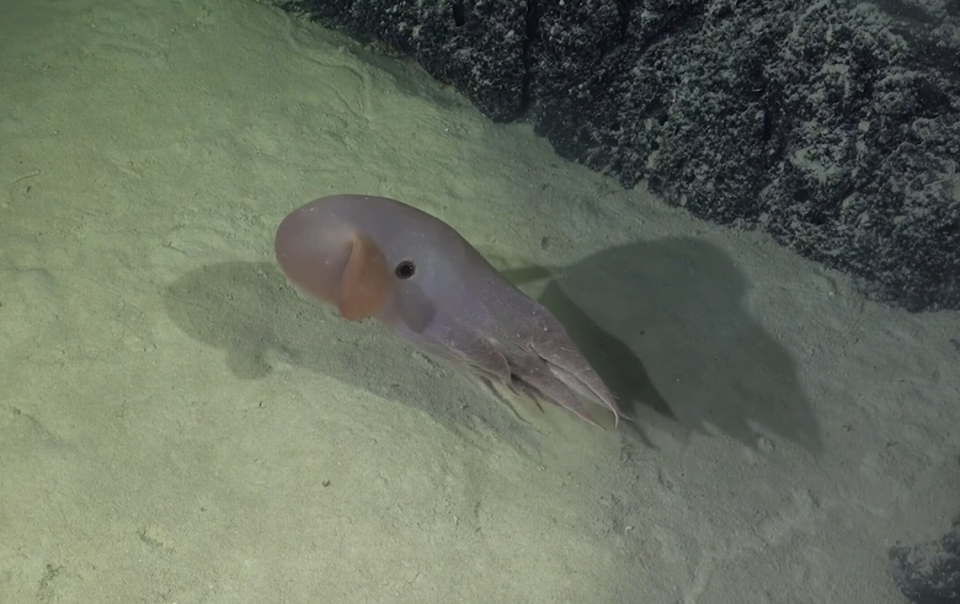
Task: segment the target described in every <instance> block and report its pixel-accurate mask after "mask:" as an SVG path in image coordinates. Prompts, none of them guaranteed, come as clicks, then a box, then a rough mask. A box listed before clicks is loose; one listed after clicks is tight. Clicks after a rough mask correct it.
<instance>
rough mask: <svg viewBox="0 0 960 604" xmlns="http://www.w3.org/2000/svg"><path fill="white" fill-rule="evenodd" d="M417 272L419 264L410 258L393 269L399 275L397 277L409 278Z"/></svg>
mask: <svg viewBox="0 0 960 604" xmlns="http://www.w3.org/2000/svg"><path fill="white" fill-rule="evenodd" d="M416 272H417V265H416V264H414V263H413V262H411V261H410V260H404V261H403V262H401V263H400V264H398V265H397V268H395V269H393V274H394V275H396V276H397V279H409V278H410V277H412V276H414V275H415V274H416Z"/></svg>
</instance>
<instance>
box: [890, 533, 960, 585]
mask: <svg viewBox="0 0 960 604" xmlns="http://www.w3.org/2000/svg"><path fill="white" fill-rule="evenodd" d="M890 563H891V572H892V574H893V580H894V582H895V583H896V584H897V587H898V588H900V591H901V592H902V593H903V595H904V596H906V597H907V599H909V600H910V601H911V602H915V603H916V604H960V526H957V525H954V526H953V528H952V529H951V530H950V531H948V532H947V534H945V535H944V536H943V538H941V539H940V540H939V541H937V542H933V543H924V544H921V545H916V546H905V545H902V544H897V545H896V546H895V547H893V548H892V549H891V550H890Z"/></svg>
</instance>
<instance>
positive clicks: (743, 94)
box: [277, 0, 960, 311]
mask: <svg viewBox="0 0 960 604" xmlns="http://www.w3.org/2000/svg"><path fill="white" fill-rule="evenodd" d="M277 1H278V2H279V3H280V4H281V6H283V7H284V8H285V9H287V10H290V11H295V12H300V13H304V14H306V15H309V16H310V17H311V18H314V19H317V20H319V21H321V22H323V23H324V24H326V25H328V26H332V27H335V28H339V29H342V30H344V31H346V32H347V33H349V34H351V35H353V36H355V37H357V38H359V39H361V40H366V41H377V42H378V43H380V44H383V45H387V46H389V47H391V48H393V49H395V50H396V51H398V52H401V53H404V54H407V55H409V56H411V57H413V58H414V59H416V60H417V61H419V62H420V64H421V65H422V66H423V67H424V68H425V69H426V70H427V71H428V72H429V73H430V74H432V75H433V76H435V77H436V78H438V79H440V80H443V81H444V82H447V83H450V84H453V85H454V86H456V87H457V88H458V89H459V90H461V91H462V92H463V94H465V95H466V96H467V97H469V98H470V99H471V100H472V101H473V103H474V104H475V105H476V106H477V108H478V109H479V110H480V111H482V112H483V113H484V114H485V115H487V116H489V117H490V118H492V119H494V120H500V121H506V120H514V119H527V120H529V121H531V122H532V123H533V124H534V126H535V129H536V132H537V133H538V134H540V135H542V136H545V137H546V138H547V139H548V140H549V141H550V142H551V143H552V144H553V146H554V148H555V149H556V150H557V152H558V153H559V154H560V155H562V156H564V157H566V158H569V159H572V160H575V161H578V162H582V163H584V164H586V165H588V166H590V167H591V168H593V169H595V170H598V171H601V172H603V173H606V174H609V175H611V176H613V177H615V178H617V179H618V180H619V181H620V182H621V183H622V184H623V186H625V187H631V186H633V185H635V184H636V183H637V182H639V181H640V180H641V179H646V180H647V182H648V185H649V187H650V188H651V189H652V190H653V191H654V192H656V193H658V194H660V195H661V196H662V197H663V198H664V199H665V200H666V201H668V202H669V203H673V204H677V205H680V206H683V207H686V208H687V209H689V210H690V211H691V212H692V213H694V214H695V215H697V216H699V217H702V218H705V219H708V220H711V221H713V222H716V223H721V224H732V225H738V226H742V227H747V228H753V227H756V228H761V229H763V230H765V231H766V232H768V233H770V234H771V235H772V236H773V237H774V238H775V239H776V240H777V241H778V242H780V243H781V244H783V245H786V246H788V247H790V248H791V249H793V250H796V251H797V252H798V253H800V254H801V255H803V256H805V257H807V258H811V259H814V260H817V261H820V262H822V263H824V264H825V265H827V266H830V267H832V268H836V269H839V270H842V271H844V272H846V273H848V274H850V275H852V276H854V277H856V278H857V279H858V280H859V282H860V283H861V285H862V286H863V289H864V290H865V291H866V293H868V295H871V296H872V297H874V298H877V299H880V300H884V301H889V302H893V303H896V304H899V305H902V306H904V307H906V308H907V309H910V310H914V311H918V310H933V309H940V308H949V309H960V174H958V163H960V2H956V1H955V0H878V1H877V2H876V3H867V2H864V3H860V4H857V3H853V2H850V3H843V2H823V1H816V0H738V1H736V2H734V1H733V0H577V1H575V2H571V1H567V2H559V1H546V0H427V1H423V0H337V1H333V0H294V1H284V0H277Z"/></svg>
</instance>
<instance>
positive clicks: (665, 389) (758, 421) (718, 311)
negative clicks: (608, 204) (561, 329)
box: [504, 238, 822, 453]
mask: <svg viewBox="0 0 960 604" xmlns="http://www.w3.org/2000/svg"><path fill="white" fill-rule="evenodd" d="M545 272H546V273H548V274H549V273H558V274H559V276H558V277H556V278H555V279H554V280H553V281H551V282H550V283H549V284H548V285H547V286H546V288H545V289H544V290H543V293H542V294H540V295H539V296H538V298H539V299H540V301H541V302H542V303H543V304H544V305H545V306H547V307H548V308H550V310H551V311H553V313H554V314H555V315H556V316H557V317H558V318H559V319H560V320H561V321H563V322H564V324H565V325H566V326H567V328H568V330H569V331H570V335H571V337H572V338H573V339H574V340H575V341H576V342H577V344H578V345H579V346H580V347H581V349H582V350H583V352H584V354H585V355H586V356H587V358H589V359H590V361H591V363H592V364H593V366H594V367H595V368H596V370H597V372H598V373H599V374H600V376H601V377H602V378H603V379H604V381H606V382H607V384H608V386H609V387H610V389H611V390H612V391H613V392H614V394H615V395H616V396H617V397H618V400H619V401H620V404H621V407H622V408H623V409H624V411H625V412H626V413H627V414H628V415H631V416H633V417H634V418H635V421H634V422H632V423H628V424H627V425H628V426H631V428H632V429H633V430H637V431H638V432H639V436H640V438H641V439H642V440H643V441H644V442H646V443H647V444H649V441H648V439H647V438H646V437H645V436H644V434H643V432H642V430H643V429H644V427H645V426H653V425H657V426H658V427H659V428H661V429H663V430H664V431H666V432H668V433H671V434H672V435H673V436H674V437H675V438H684V437H685V435H686V434H687V433H688V432H689V431H691V430H692V431H699V432H704V433H707V432H708V426H713V427H714V428H715V429H716V430H719V431H721V432H723V433H724V434H726V435H728V436H730V437H732V438H734V439H736V440H738V441H740V442H741V443H743V444H744V445H746V446H748V447H751V448H754V449H756V448H758V446H759V443H760V442H761V438H760V437H761V436H764V434H763V433H762V432H761V433H758V429H757V428H755V426H756V427H759V429H760V430H761V431H763V432H769V433H772V434H775V435H777V436H780V437H782V438H785V439H788V440H790V441H793V442H795V443H797V444H798V445H800V446H802V447H804V448H805V449H806V450H808V451H810V452H812V453H818V452H819V451H820V450H821V448H822V441H821V435H820V431H819V426H818V424H817V421H816V419H815V417H814V415H813V411H812V407H811V405H810V402H809V401H808V400H807V399H806V398H805V397H804V395H803V394H802V391H801V389H800V386H799V383H798V379H797V374H796V367H795V364H794V362H793V360H792V358H791V357H790V355H789V353H788V352H787V351H786V349H785V348H784V347H783V346H782V345H781V344H779V343H778V342H777V341H776V340H775V339H774V338H773V337H771V336H770V335H769V334H767V333H766V332H765V331H764V330H763V329H762V328H761V327H760V326H759V325H758V324H757V323H756V322H755V321H754V320H753V319H752V318H751V317H750V315H749V313H748V312H747V309H746V307H745V306H744V296H745V294H746V292H747V286H748V284H747V282H746V280H745V279H744V277H743V276H742V275H741V274H740V272H739V271H738V270H737V269H736V267H735V266H734V264H733V262H732V260H731V259H730V258H729V257H728V256H727V255H726V254H725V252H723V251H722V250H721V249H719V248H717V247H716V246H713V245H711V244H708V243H705V242H703V241H699V240H696V239H692V238H674V239H663V240H656V241H650V242H638V243H633V244H629V245H625V246H621V247H617V248H611V249H607V250H604V251H601V252H598V253H596V254H594V255H592V256H589V257H587V258H585V259H583V260H581V261H579V262H576V263H574V264H572V265H570V266H567V267H564V268H562V269H560V270H557V271H554V270H551V269H535V268H534V269H530V268H525V269H508V270H505V271H504V274H506V275H507V276H508V278H510V279H511V280H513V281H514V282H515V283H518V284H521V285H522V284H523V283H529V282H532V281H533V280H536V279H537V278H539V277H542V276H543V275H544V273H545ZM641 359H642V362H641ZM625 444H627V443H625Z"/></svg>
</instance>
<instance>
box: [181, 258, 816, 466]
mask: <svg viewBox="0 0 960 604" xmlns="http://www.w3.org/2000/svg"><path fill="white" fill-rule="evenodd" d="M504 272H505V275H506V276H507V277H508V278H509V279H510V280H511V281H513V282H514V283H516V284H517V285H518V286H521V287H524V288H525V289H526V286H527V285H530V284H531V283H532V282H534V281H537V280H540V279H543V278H547V277H549V275H552V274H554V275H558V276H557V277H555V278H553V279H551V280H550V281H549V282H548V283H547V285H546V287H545V289H543V291H542V293H541V294H540V295H539V296H538V297H539V299H540V301H541V302H542V303H543V304H544V305H545V306H546V307H547V308H549V309H550V310H551V311H552V312H553V313H554V314H555V315H557V317H558V318H559V319H560V320H561V321H563V322H564V324H565V325H566V326H567V328H568V330H569V332H570V335H571V336H572V337H573V339H574V340H575V341H576V342H577V344H578V345H579V346H580V347H581V348H582V350H583V352H584V354H585V355H586V356H587V357H588V358H589V359H590V361H591V363H593V365H594V367H595V368H596V369H597V371H598V373H600V375H601V377H603V378H604V380H605V381H606V382H607V384H608V385H609V386H610V388H611V389H612V390H613V391H614V393H615V394H616V395H617V396H618V398H619V400H620V402H621V404H622V407H623V409H624V411H625V412H626V413H627V414H628V415H630V416H632V417H633V418H634V420H635V421H633V422H627V423H626V426H630V427H629V428H626V429H628V430H633V431H636V433H637V434H638V436H639V437H640V438H641V439H642V440H643V441H644V442H645V443H647V445H648V446H649V444H650V441H649V439H648V438H647V436H646V432H647V431H648V430H649V429H651V428H655V429H657V430H660V431H664V432H668V433H670V434H672V435H673V436H674V437H676V438H678V439H682V438H685V436H686V433H687V432H688V431H690V430H695V431H703V432H707V431H708V429H707V426H708V425H712V426H714V427H715V428H716V429H717V430H719V431H722V432H723V433H725V434H727V435H729V436H731V437H733V438H736V439H737V440H739V441H740V442H742V443H744V444H746V445H747V446H750V447H756V446H757V443H758V434H757V431H756V430H755V428H754V426H756V427H758V428H759V429H761V430H763V431H766V432H769V433H772V434H776V435H779V436H781V437H783V438H787V439H789V440H792V441H794V442H797V443H799V444H801V445H802V446H804V447H806V448H808V449H810V450H811V451H814V452H816V451H818V450H819V449H820V437H819V432H818V428H817V425H816V421H815V419H814V417H813V416H812V413H811V409H810V405H809V403H808V402H807V401H806V400H805V399H804V397H803V396H802V394H801V393H800V390H799V387H798V384H797V380H796V375H795V369H794V364H793V361H792V360H791V359H790V357H789V355H788V354H787V352H786V351H785V350H784V349H783V348H782V347H781V346H780V345H779V344H778V343H777V342H776V341H775V340H773V339H772V338H771V337H770V336H768V335H767V334H766V333H765V332H764V331H763V330H762V329H761V328H760V327H759V326H758V325H757V324H756V323H754V322H753V320H752V319H751V318H750V317H749V315H748V314H747V312H746V309H745V308H744V307H743V297H744V294H745V292H746V287H747V284H746V283H745V281H744V279H743V277H742V276H741V275H740V273H739V272H738V271H737V270H736V268H735V267H734V265H733V263H732V262H731V261H730V259H729V258H727V257H726V255H725V254H724V253H723V252H722V251H721V250H719V249H718V248H716V247H714V246H711V245H709V244H706V243H703V242H700V241H697V240H694V239H670V240H662V241H655V242H650V243H636V244H631V245H628V246H623V247H619V248H614V249H610V250H606V251H603V252H600V253H598V254H595V255H593V256H590V257H588V258H586V259H584V260H582V261H580V262H578V263H576V264H574V265H572V266H569V267H566V268H563V269H557V270H554V269H551V270H547V269H543V268H539V269H538V268H525V269H510V270H506V271H504ZM165 304H166V308H167V311H168V313H169V315H170V317H171V318H172V319H173V320H174V321H175V322H176V323H177V325H178V326H180V328H181V329H183V330H184V331H185V332H186V333H188V334H189V335H191V336H192V337H194V338H196V339H198V340H199V341H201V342H204V343H206V344H208V345H210V346H215V347H217V348H219V349H222V350H224V351H225V353H226V362H227V364H228V366H229V367H230V369H231V370H232V371H233V373H234V374H235V375H237V376H238V377H240V378H246V379H254V378H259V377H263V376H264V375H266V374H267V373H268V372H269V371H271V365H270V362H269V361H268V353H271V352H273V353H275V354H277V355H278V358H282V359H285V360H286V361H287V362H289V363H290V364H292V365H296V366H301V367H306V368H309V369H311V370H315V371H320V372H323V373H325V374H327V375H330V376H332V377H334V378H336V379H338V380H343V381H345V382H348V383H350V384H352V385H354V386H358V387H361V388H364V389H367V390H368V391H371V392H373V393H375V394H377V395H380V396H383V397H385V398H389V399H391V400H396V401H398V402H401V403H402V404H406V405H411V406H413V407H415V408H418V409H421V410H422V411H424V412H425V413H427V414H428V415H430V416H431V417H432V418H433V419H434V420H435V421H437V422H439V423H440V424H442V425H444V426H446V427H447V428H448V429H450V430H452V431H455V432H457V433H460V434H463V433H465V431H473V430H475V429H476V428H478V427H480V426H486V428H487V429H489V430H491V431H493V432H494V433H497V434H499V435H500V436H501V437H502V438H504V440H506V441H508V442H510V443H511V444H513V445H514V446H516V447H518V448H521V449H525V450H528V451H529V447H530V446H531V445H535V443H536V442H537V439H536V437H535V435H536V432H535V430H533V429H531V428H530V427H529V426H527V425H525V424H522V423H520V422H518V421H517V420H516V418H515V417H514V416H513V415H512V414H511V413H510V412H509V410H507V409H505V408H504V407H503V406H502V405H500V404H499V403H497V402H496V401H493V400H490V399H489V398H488V397H486V396H484V395H483V394H482V393H480V392H479V391H474V390H473V389H472V387H471V386H467V387H465V388H464V389H463V392H464V393H471V392H475V395H471V394H464V395H463V396H462V397H461V398H459V399H458V400H446V399H445V395H442V394H439V393H445V392H448V391H449V390H448V389H445V388H444V389H438V388H436V387H435V381H436V380H442V379H457V378H455V377H454V376H455V372H453V371H452V370H450V369H447V368H445V367H443V366H441V365H438V364H436V363H433V362H431V361H429V360H428V359H426V358H425V357H423V356H422V355H419V354H418V353H414V352H413V351H412V350H411V349H410V348H409V347H408V346H407V345H406V344H404V343H403V342H401V341H400V340H398V339H396V338H394V337H393V336H392V335H391V334H390V333H389V332H388V331H387V330H386V329H385V328H383V327H382V326H379V325H376V324H367V323H365V324H363V325H355V324H351V323H349V322H347V321H345V320H343V319H341V318H340V317H339V316H338V315H337V314H336V312H335V311H332V310H330V309H327V308H325V307H323V306H321V305H320V304H319V303H315V302H313V301H312V300H308V299H306V298H304V297H302V296H300V295H298V294H297V293H296V292H295V291H294V289H293V288H292V287H291V286H290V285H289V284H288V283H287V281H286V278H285V277H284V276H283V275H282V274H281V272H280V270H279V269H278V268H276V267H274V266H273V264H271V263H266V262H263V263H255V264H254V263H245V262H235V263H225V264H217V265H211V266H207V267H204V268H202V269H199V270H196V271H193V272H191V273H188V274H187V275H185V276H183V277H182V278H180V279H178V280H177V281H176V282H174V283H173V284H171V285H170V286H169V287H168V288H167V290H166V292H165ZM331 348H333V349H335V352H331ZM641 359H642V362H641ZM458 391H459V390H458ZM320 398H322V397H318V400H319V399H320Z"/></svg>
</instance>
